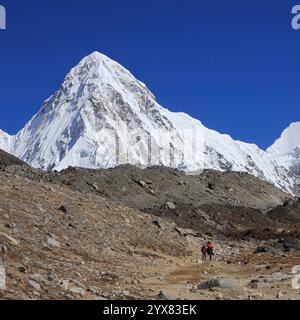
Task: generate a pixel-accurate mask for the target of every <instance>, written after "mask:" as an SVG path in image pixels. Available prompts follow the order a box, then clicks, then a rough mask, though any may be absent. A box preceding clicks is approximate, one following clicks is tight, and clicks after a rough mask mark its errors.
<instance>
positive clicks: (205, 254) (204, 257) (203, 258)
mask: <svg viewBox="0 0 300 320" xmlns="http://www.w3.org/2000/svg"><path fill="white" fill-rule="evenodd" d="M201 252H202V261H206V257H207V248H206V245H205V244H204V245H203V246H202V248H201Z"/></svg>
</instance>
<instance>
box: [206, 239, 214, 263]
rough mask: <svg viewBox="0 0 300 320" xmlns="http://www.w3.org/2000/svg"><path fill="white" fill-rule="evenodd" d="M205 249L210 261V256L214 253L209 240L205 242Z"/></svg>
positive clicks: (212, 245)
mask: <svg viewBox="0 0 300 320" xmlns="http://www.w3.org/2000/svg"><path fill="white" fill-rule="evenodd" d="M206 250H207V254H208V256H209V261H211V259H212V256H213V255H214V244H213V243H212V242H211V241H208V242H207V245H206Z"/></svg>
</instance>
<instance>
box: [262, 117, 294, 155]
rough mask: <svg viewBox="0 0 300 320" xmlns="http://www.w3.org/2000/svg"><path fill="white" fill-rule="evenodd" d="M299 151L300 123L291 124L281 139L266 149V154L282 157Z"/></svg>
mask: <svg viewBox="0 0 300 320" xmlns="http://www.w3.org/2000/svg"><path fill="white" fill-rule="evenodd" d="M297 148H298V149H300V122H295V123H292V124H291V125H290V126H289V127H288V128H287V129H285V130H284V131H283V133H282V135H281V137H280V138H279V139H278V140H276V141H275V143H274V144H273V145H272V146H271V147H270V148H269V149H268V152H271V153H274V154H279V155H284V154H288V153H291V152H294V151H295V150H296V149H297Z"/></svg>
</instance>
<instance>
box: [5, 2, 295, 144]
mask: <svg viewBox="0 0 300 320" xmlns="http://www.w3.org/2000/svg"><path fill="white" fill-rule="evenodd" d="M297 2H298V3H299V4H300V0H299V1H297V0H295V1H289V0H276V1H275V0H252V1H250V0H249V1H247V0H244V1H241V0H226V1H224V0H214V1H208V0H185V1H183V0H180V1H179V0H151V1H143V0H105V1H104V0H76V1H75V0H74V1H71V0H43V1H37V0H26V1H23V0H0V4H2V5H5V6H6V10H7V30H5V31H3V30H0V128H1V129H3V130H5V131H7V132H9V133H16V132H17V131H18V130H19V129H20V128H22V127H23V126H24V124H25V122H27V121H28V120H29V119H30V118H31V117H32V116H33V114H34V113H35V112H37V111H38V110H39V108H40V107H41V104H42V102H43V100H45V99H46V98H48V97H49V96H50V95H51V94H52V93H54V91H56V90H57V89H58V88H59V86H60V85H61V83H62V81H63V79H64V76H65V75H66V73H67V72H68V71H69V69H70V68H71V67H72V66H74V65H75V64H77V63H78V62H79V61H80V60H81V58H83V57H84V56H85V55H87V54H89V53H91V52H93V51H95V50H97V51H100V52H102V53H105V54H106V55H108V56H110V57H111V58H113V59H115V60H117V61H118V62H120V63H121V64H122V65H124V66H125V67H127V68H128V69H129V70H130V71H131V72H132V73H133V74H134V75H135V76H136V77H137V78H139V79H140V80H142V81H143V82H145V83H146V84H147V85H148V87H149V88H150V89H151V90H152V92H153V93H154V94H155V95H156V97H157V99H158V101H159V102H160V104H162V105H163V106H165V107H168V108H169V109H171V110H173V111H184V112H187V113H189V114H190V115H192V116H194V117H196V118H198V119H200V120H201V121H202V122H203V123H204V124H205V125H206V126H208V127H210V128H213V129H216V130H218V131H220V132H224V133H228V134H230V135H231V136H233V137H234V138H235V139H239V140H244V141H247V142H254V143H256V144H258V145H259V146H261V147H264V148H265V147H267V146H269V145H270V144H271V143H272V142H273V140H274V139H276V138H277V137H278V136H279V134H280V133H281V131H282V130H283V129H284V128H285V127H286V126H288V125H289V124H290V123H291V122H294V121H299V120H300V114H299V103H300V86H299V85H300V83H299V81H300V79H299V69H300V31H294V30H293V29H292V28H291V24H290V20H291V17H292V15H291V8H292V6H293V5H295V4H297Z"/></svg>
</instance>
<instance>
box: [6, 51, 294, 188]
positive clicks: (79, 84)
mask: <svg viewBox="0 0 300 320" xmlns="http://www.w3.org/2000/svg"><path fill="white" fill-rule="evenodd" d="M297 130H298V129H297ZM297 130H296V131H297ZM292 136H293V137H294V136H297V135H296V134H292ZM298 137H299V135H298ZM295 141H296V138H295V140H293V142H291V145H289V146H288V148H290V147H293V146H294V143H296V142H295ZM283 145H284V143H283V144H282V146H281V144H280V149H281V150H283ZM0 148H2V149H4V150H5V151H7V152H10V153H12V154H14V155H15V156H17V157H19V158H20V159H22V160H24V161H26V162H27V163H29V164H30V165H32V166H33V167H38V168H42V169H44V170H52V169H56V170H61V169H64V168H67V167H68V166H78V167H86V168H109V167H114V166H117V165H120V164H126V163H130V164H134V165H138V166H141V167H146V166H153V165H165V166H171V167H177V168H180V169H184V170H186V171H197V170H200V169H204V168H209V169H215V170H221V171H228V170H234V171H245V172H249V173H250V174H253V175H255V176H258V177H260V178H262V179H266V180H268V181H270V182H272V183H274V184H275V185H277V186H279V187H281V188H283V189H285V190H287V191H290V192H294V193H295V189H294V188H295V181H296V178H295V177H296V176H295V172H290V167H291V163H290V162H289V159H288V160H287V157H286V156H284V160H282V159H281V160H280V161H278V160H277V158H278V157H279V156H278V155H277V153H276V154H275V153H274V152H265V151H262V150H260V149H259V148H258V147H257V146H255V145H251V144H247V143H243V142H239V141H234V140H233V139H232V138H231V137H230V136H228V135H221V134H220V133H218V132H216V131H213V130H209V129H207V128H205V127H204V126H203V125H202V124H201V122H200V121H198V120H196V119H193V118H191V117H190V116H188V115H187V114H184V113H173V112H170V111H169V110H167V109H164V108H163V107H161V106H160V105H159V104H158V103H157V102H156V99H155V97H154V95H153V94H152V93H151V92H150V91H149V90H148V89H147V87H146V86H145V84H143V83H141V82H140V81H138V80H137V79H135V77H134V76H133V75H132V74H131V73H130V72H129V71H127V70H126V69H125V68H123V67H122V66H121V65H119V64H118V63H117V62H114V61H112V60H111V59H109V58H108V57H106V56H104V55H102V54H100V53H98V52H94V53H92V54H91V55H89V56H88V57H86V58H84V59H83V60H82V61H81V62H80V63H79V64H78V65H77V66H76V67H75V68H73V69H72V70H71V71H70V73H69V74H68V75H67V76H66V78H65V80H64V83H63V84H62V86H61V88H60V90H59V91H57V92H56V93H55V94H54V95H53V96H51V97H50V98H49V99H48V100H46V101H45V102H44V104H43V106H42V108H41V110H40V111H39V112H38V114H37V115H35V116H34V117H33V119H32V120H31V121H29V123H27V124H26V126H25V127H24V129H22V130H21V131H20V132H19V133H18V134H17V135H16V136H15V137H11V136H8V135H7V134H5V133H3V132H2V131H0ZM276 150H277V149H276ZM277 156H278V157H277ZM279 158H280V157H279Z"/></svg>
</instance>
